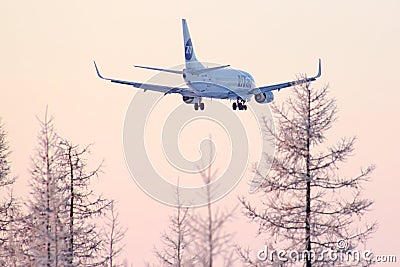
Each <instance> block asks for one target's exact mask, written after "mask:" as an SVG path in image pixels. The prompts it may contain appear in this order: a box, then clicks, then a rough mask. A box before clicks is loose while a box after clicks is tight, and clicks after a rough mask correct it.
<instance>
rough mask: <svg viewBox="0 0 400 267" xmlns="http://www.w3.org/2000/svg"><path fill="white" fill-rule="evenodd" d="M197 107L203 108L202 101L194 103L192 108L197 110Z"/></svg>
mask: <svg viewBox="0 0 400 267" xmlns="http://www.w3.org/2000/svg"><path fill="white" fill-rule="evenodd" d="M199 108H200V110H204V103H203V102H200V103H199V102H196V103H194V110H199Z"/></svg>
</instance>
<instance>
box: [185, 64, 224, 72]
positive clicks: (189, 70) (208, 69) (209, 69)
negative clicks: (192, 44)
mask: <svg viewBox="0 0 400 267" xmlns="http://www.w3.org/2000/svg"><path fill="white" fill-rule="evenodd" d="M230 66H231V65H223V66H218V67H212V68H205V69H198V70H196V69H188V70H186V71H187V72H189V73H191V74H200V73H204V72H207V71H212V70H219V69H224V68H227V67H230Z"/></svg>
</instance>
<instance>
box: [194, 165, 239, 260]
mask: <svg viewBox="0 0 400 267" xmlns="http://www.w3.org/2000/svg"><path fill="white" fill-rule="evenodd" d="M211 169H212V168H211V166H210V167H209V168H208V169H207V170H205V171H203V172H201V177H202V179H203V181H204V183H205V185H206V187H205V189H206V190H205V191H206V192H205V194H206V197H207V204H206V207H205V208H206V211H205V214H203V215H202V214H201V213H200V212H199V211H198V212H197V213H196V214H194V215H193V216H192V218H191V221H190V232H191V239H192V240H191V244H190V246H189V249H190V251H191V253H192V255H194V259H193V261H192V262H193V263H194V266H204V267H206V266H207V267H212V266H232V264H233V263H234V261H235V258H234V250H233V246H232V233H229V232H226V231H224V230H225V226H226V224H227V223H228V222H229V220H230V219H231V218H232V216H233V211H234V209H233V210H232V211H221V210H219V209H216V210H215V211H214V209H213V207H214V205H213V204H212V194H213V192H212V191H213V188H215V187H214V184H213V180H214V179H215V176H216V172H214V173H212V171H211Z"/></svg>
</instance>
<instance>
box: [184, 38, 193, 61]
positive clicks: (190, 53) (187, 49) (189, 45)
mask: <svg viewBox="0 0 400 267" xmlns="http://www.w3.org/2000/svg"><path fill="white" fill-rule="evenodd" d="M192 56H193V46H192V39H190V38H189V40H187V42H186V44H185V58H186V60H191V59H192Z"/></svg>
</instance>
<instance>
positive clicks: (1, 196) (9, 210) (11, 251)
mask: <svg viewBox="0 0 400 267" xmlns="http://www.w3.org/2000/svg"><path fill="white" fill-rule="evenodd" d="M9 154H10V151H9V147H8V144H7V141H6V133H5V130H4V126H3V125H2V124H1V122H0V265H1V266H16V265H17V261H18V260H19V259H22V258H23V257H22V256H21V255H22V252H21V251H22V245H21V243H20V242H19V241H21V240H19V237H21V236H20V235H19V233H20V232H19V230H20V228H19V223H20V220H21V216H20V212H19V206H18V202H17V200H16V199H15V198H14V196H13V193H12V186H13V184H14V182H15V177H11V170H10V169H11V168H10V162H9V160H8V157H9Z"/></svg>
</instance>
